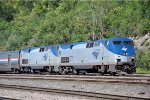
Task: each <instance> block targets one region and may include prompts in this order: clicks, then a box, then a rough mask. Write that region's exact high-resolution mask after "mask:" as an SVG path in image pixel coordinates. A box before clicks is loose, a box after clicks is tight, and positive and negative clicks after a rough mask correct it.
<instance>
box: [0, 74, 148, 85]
mask: <svg viewBox="0 0 150 100" xmlns="http://www.w3.org/2000/svg"><path fill="white" fill-rule="evenodd" d="M0 79H11V80H13V79H28V80H55V81H79V82H102V83H121V84H123V83H124V84H142V85H150V78H144V79H143V78H133V77H131V78H130V77H128V78H127V77H126V78H125V77H122V78H120V77H117V78H116V77H93V76H92V77H86V76H84V77H83V76H74V75H72V76H66V75H65V76H61V75H52V76H36V75H33V76H32V75H31V76H29V75H25V76H20V75H19V76H1V75H0Z"/></svg>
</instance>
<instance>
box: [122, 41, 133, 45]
mask: <svg viewBox="0 0 150 100" xmlns="http://www.w3.org/2000/svg"><path fill="white" fill-rule="evenodd" d="M123 44H126V45H133V42H132V41H124V42H123Z"/></svg>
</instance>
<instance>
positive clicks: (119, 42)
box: [113, 41, 121, 44]
mask: <svg viewBox="0 0 150 100" xmlns="http://www.w3.org/2000/svg"><path fill="white" fill-rule="evenodd" d="M113 44H121V41H113Z"/></svg>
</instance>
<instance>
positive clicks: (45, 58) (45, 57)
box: [42, 53, 48, 61]
mask: <svg viewBox="0 0 150 100" xmlns="http://www.w3.org/2000/svg"><path fill="white" fill-rule="evenodd" d="M47 58H48V53H46V54H44V56H43V59H42V60H44V61H46V60H47Z"/></svg>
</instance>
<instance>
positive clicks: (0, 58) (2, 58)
mask: <svg viewBox="0 0 150 100" xmlns="http://www.w3.org/2000/svg"><path fill="white" fill-rule="evenodd" d="M10 59H19V58H10ZM0 60H8V58H0Z"/></svg>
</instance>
